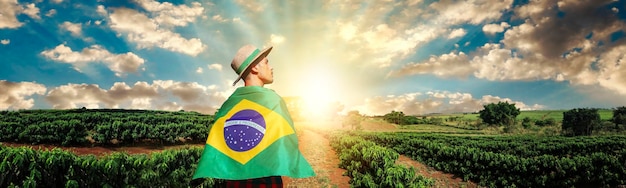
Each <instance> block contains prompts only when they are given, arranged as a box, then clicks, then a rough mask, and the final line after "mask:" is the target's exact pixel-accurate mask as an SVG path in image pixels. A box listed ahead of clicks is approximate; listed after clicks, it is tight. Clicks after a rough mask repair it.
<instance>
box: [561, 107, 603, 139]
mask: <svg viewBox="0 0 626 188" xmlns="http://www.w3.org/2000/svg"><path fill="white" fill-rule="evenodd" d="M599 124H600V113H598V109H592V108H591V109H590V108H576V109H572V110H569V111H566V112H563V125H562V127H561V130H562V132H563V134H564V135H567V136H580V135H591V133H592V131H593V127H595V126H598V125H599Z"/></svg>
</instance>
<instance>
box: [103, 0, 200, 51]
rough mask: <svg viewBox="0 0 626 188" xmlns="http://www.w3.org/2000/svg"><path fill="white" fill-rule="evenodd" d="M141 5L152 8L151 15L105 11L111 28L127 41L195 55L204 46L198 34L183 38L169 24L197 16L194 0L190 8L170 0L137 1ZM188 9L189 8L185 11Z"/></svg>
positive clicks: (191, 19)
mask: <svg viewBox="0 0 626 188" xmlns="http://www.w3.org/2000/svg"><path fill="white" fill-rule="evenodd" d="M140 3H141V5H142V6H144V8H146V9H148V10H150V11H154V12H152V13H153V14H156V17H155V18H150V17H148V15H146V14H143V13H140V12H138V11H136V10H133V9H128V8H117V9H113V13H111V14H110V15H109V20H110V23H109V24H110V25H109V26H110V27H111V29H113V30H114V31H116V32H118V33H120V34H122V35H125V36H126V39H127V40H128V41H129V42H134V43H136V44H137V47H138V48H140V49H143V48H151V47H159V48H163V49H166V50H170V51H173V52H180V53H184V54H188V55H191V56H196V55H198V54H199V53H200V52H202V51H204V50H205V49H206V48H207V47H206V45H204V44H203V43H202V41H200V39H198V38H191V39H186V38H183V37H182V36H181V35H180V34H178V33H175V32H173V31H172V30H171V27H173V26H185V25H187V24H188V23H189V22H191V21H194V19H195V17H197V16H200V15H201V14H198V13H197V12H198V10H200V13H202V10H203V9H202V7H200V8H195V7H196V6H199V4H197V3H194V8H188V7H187V6H186V5H181V6H173V5H171V4H170V3H162V4H160V3H158V2H153V1H146V0H142V1H140ZM186 11H190V12H186Z"/></svg>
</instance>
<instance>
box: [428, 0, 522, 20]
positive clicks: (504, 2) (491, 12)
mask: <svg viewBox="0 0 626 188" xmlns="http://www.w3.org/2000/svg"><path fill="white" fill-rule="evenodd" d="M512 5H513V0H477V1H453V0H442V1H438V2H434V3H432V4H430V6H429V7H430V8H432V9H434V10H435V11H437V14H436V15H437V17H439V19H441V21H442V22H443V23H445V24H448V25H457V24H463V23H470V24H474V25H477V24H481V23H484V22H488V21H493V20H497V19H499V18H500V17H501V16H502V13H503V12H504V11H506V10H508V9H510V8H511V6H512Z"/></svg>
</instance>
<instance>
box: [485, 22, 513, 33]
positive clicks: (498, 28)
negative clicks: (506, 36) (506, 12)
mask: <svg viewBox="0 0 626 188" xmlns="http://www.w3.org/2000/svg"><path fill="white" fill-rule="evenodd" d="M509 27H511V25H509V24H508V23H506V22H502V23H500V24H487V25H484V26H483V32H485V33H486V34H489V35H494V34H496V33H501V32H503V31H504V29H506V28H509Z"/></svg>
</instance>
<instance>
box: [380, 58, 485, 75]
mask: <svg viewBox="0 0 626 188" xmlns="http://www.w3.org/2000/svg"><path fill="white" fill-rule="evenodd" d="M468 58H469V57H468V56H467V55H466V54H465V53H463V52H459V53H458V54H455V53H449V54H444V55H441V56H433V57H430V59H428V60H426V61H424V62H420V63H409V64H406V65H404V66H403V67H402V68H400V69H399V70H395V71H391V72H390V73H389V74H388V76H390V77H403V76H408V75H415V74H433V75H437V76H439V77H443V78H447V77H456V78H466V77H468V76H470V75H471V74H472V73H473V72H475V71H476V68H474V67H473V66H472V65H470V63H469V59H468Z"/></svg>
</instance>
